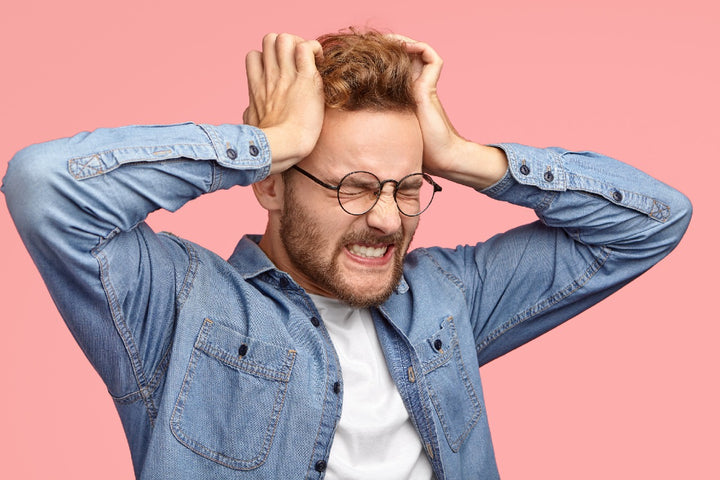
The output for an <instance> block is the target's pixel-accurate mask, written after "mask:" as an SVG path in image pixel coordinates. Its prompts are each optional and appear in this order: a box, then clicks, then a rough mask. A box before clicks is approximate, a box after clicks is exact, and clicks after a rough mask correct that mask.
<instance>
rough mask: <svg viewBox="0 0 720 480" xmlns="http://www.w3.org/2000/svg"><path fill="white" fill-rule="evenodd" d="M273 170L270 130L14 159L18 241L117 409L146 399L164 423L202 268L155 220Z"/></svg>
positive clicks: (118, 143)
mask: <svg viewBox="0 0 720 480" xmlns="http://www.w3.org/2000/svg"><path fill="white" fill-rule="evenodd" d="M269 169H270V150H269V147H268V144H267V140H266V138H265V136H264V134H263V133H262V131H260V130H258V129H256V128H254V127H250V126H245V125H220V126H211V125H196V124H192V123H185V124H179V125H165V126H161V125H157V126H130V127H122V128H114V129H99V130H96V131H93V132H83V133H80V134H78V135H75V136H73V137H70V138H64V139H59V140H53V141H50V142H46V143H41V144H37V145H31V146H29V147H27V148H25V149H23V150H21V151H20V152H18V153H17V154H16V155H15V156H14V157H13V159H12V160H11V161H10V163H9V166H8V171H7V174H6V176H5V178H4V179H3V186H2V191H3V193H4V194H5V196H6V201H7V205H8V208H9V210H10V213H11V216H12V218H13V220H14V222H15V225H16V227H17V229H18V232H19V233H20V236H21V238H22V240H23V242H24V243H25V245H26V247H27V249H28V251H29V253H30V255H31V257H32V258H33V261H34V262H35V264H36V265H37V267H38V269H39V271H40V273H41V275H42V277H43V279H44V281H45V283H46V285H47V287H48V289H49V290H50V294H51V296H52V298H53V300H54V302H55V304H56V305H57V307H58V310H59V311H60V313H61V315H62V317H63V319H64V320H65V322H66V323H67V325H68V327H69V329H70V331H71V333H72V334H73V336H74V337H75V339H76V340H77V342H78V344H79V345H80V347H81V348H82V350H83V351H84V353H85V355H86V356H87V357H88V359H89V360H90V361H91V363H92V364H93V366H94V367H95V368H96V370H97V371H98V372H99V373H100V375H101V377H102V378H103V380H104V381H105V383H106V384H107V386H108V389H109V391H110V393H111V394H112V395H113V396H114V397H115V398H116V400H118V399H119V400H120V401H131V400H133V399H138V398H140V397H142V400H143V401H144V402H145V404H146V407H147V408H148V411H149V412H150V413H151V414H152V411H153V409H154V408H153V405H152V392H153V390H154V389H155V388H157V382H158V381H159V380H158V379H159V378H160V377H161V376H160V375H158V374H157V372H160V371H162V365H163V359H164V358H166V354H167V350H168V348H169V344H170V336H169V335H170V332H171V329H172V322H173V321H174V315H175V312H176V311H177V310H178V309H179V308H181V303H179V300H181V299H182V298H181V297H182V296H181V295H178V292H179V293H182V291H183V282H184V281H186V280H185V279H186V278H187V276H188V272H189V271H190V270H191V269H192V258H193V256H192V255H191V252H190V251H189V249H190V248H191V247H190V245H189V244H187V243H186V242H183V241H181V240H180V239H177V238H175V237H172V236H169V235H162V234H160V235H158V234H155V233H154V232H153V231H152V230H151V229H150V227H149V226H148V225H147V224H146V223H145V218H146V217H147V215H148V214H149V213H150V212H152V211H154V210H157V209H160V208H164V209H167V210H176V209H178V208H179V207H180V206H182V205H183V204H185V203H186V202H188V201H189V200H192V199H193V198H196V197H198V196H199V195H202V194H204V193H207V192H211V191H214V190H217V189H222V188H230V187H231V186H233V185H248V184H251V183H253V182H256V181H258V180H260V179H262V178H264V177H265V176H267V174H268V172H269ZM151 259H152V261H151Z"/></svg>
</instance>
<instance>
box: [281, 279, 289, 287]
mask: <svg viewBox="0 0 720 480" xmlns="http://www.w3.org/2000/svg"><path fill="white" fill-rule="evenodd" d="M289 285H290V282H289V281H288V279H287V278H285V277H280V288H283V289H285V288H287V287H288V286H289Z"/></svg>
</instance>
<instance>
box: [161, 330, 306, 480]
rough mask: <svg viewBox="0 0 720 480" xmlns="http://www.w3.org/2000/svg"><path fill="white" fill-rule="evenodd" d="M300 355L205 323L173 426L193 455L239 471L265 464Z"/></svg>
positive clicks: (171, 420)
mask: <svg viewBox="0 0 720 480" xmlns="http://www.w3.org/2000/svg"><path fill="white" fill-rule="evenodd" d="M295 355H296V352H295V351H294V350H289V349H284V348H281V347H278V346H275V345H270V344H267V343H263V342H261V341H259V340H255V339H252V338H250V337H247V336H244V335H242V334H240V333H238V332H236V331H234V330H232V329H230V328H228V327H225V326H223V325H220V324H218V323H217V322H213V321H212V320H210V319H206V320H205V321H204V322H203V325H202V328H201V329H200V333H199V335H198V337H197V340H196V341H195V345H194V348H193V352H192V355H191V357H190V363H189V364H188V367H187V371H186V372H185V378H184V379H183V383H182V386H181V388H180V393H179V395H178V398H177V401H176V403H175V407H174V409H173V413H172V417H171V419H170V428H171V430H172V432H173V435H175V438H177V439H178V440H179V441H180V443H182V444H183V445H185V446H186V447H187V448H189V449H190V450H192V451H193V452H195V453H197V454H198V455H201V456H203V457H205V458H208V459H210V460H212V461H214V462H217V463H219V464H222V465H225V466H227V467H229V468H233V469H236V470H250V469H253V468H257V467H259V466H260V465H262V464H263V462H265V460H266V458H267V456H268V454H269V451H270V447H271V445H272V441H273V437H274V434H275V430H276V427H277V424H278V421H279V418H280V413H281V411H282V408H283V403H284V400H285V394H286V392H287V387H288V382H289V381H290V373H291V371H292V367H293V363H294V361H295Z"/></svg>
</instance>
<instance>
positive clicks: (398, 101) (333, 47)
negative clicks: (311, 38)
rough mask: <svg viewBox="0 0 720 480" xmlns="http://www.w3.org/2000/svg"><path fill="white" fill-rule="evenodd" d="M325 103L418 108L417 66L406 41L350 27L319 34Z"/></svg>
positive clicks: (352, 108) (357, 107)
mask: <svg viewBox="0 0 720 480" xmlns="http://www.w3.org/2000/svg"><path fill="white" fill-rule="evenodd" d="M318 41H319V42H320V45H322V48H323V54H324V58H323V59H321V60H318V62H317V68H318V71H319V72H320V75H321V77H322V80H323V88H324V91H325V105H326V106H327V107H328V108H336V109H339V110H347V111H357V110H380V111H382V110H394V111H414V110H415V108H416V105H417V104H416V102H415V98H414V97H413V91H412V80H413V70H412V61H411V57H410V54H408V52H407V51H406V50H405V46H404V45H403V42H402V41H400V40H396V39H393V38H388V37H387V36H385V35H383V34H382V33H380V32H378V31H374V30H370V31H367V32H359V31H358V30H357V29H355V28H350V29H348V30H346V31H341V32H339V33H331V34H327V35H323V36H321V37H320V38H318Z"/></svg>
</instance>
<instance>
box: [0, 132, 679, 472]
mask: <svg viewBox="0 0 720 480" xmlns="http://www.w3.org/2000/svg"><path fill="white" fill-rule="evenodd" d="M500 148H502V149H503V150H504V151H505V152H506V154H507V156H508V159H509V164H510V167H509V169H508V172H507V174H506V175H505V177H504V178H503V179H502V180H501V181H499V182H498V183H497V184H495V185H493V186H492V187H490V188H488V189H486V190H485V191H484V192H483V193H485V194H487V195H489V196H490V197H493V198H496V199H498V200H504V201H508V202H512V203H515V204H518V205H522V206H525V207H528V208H532V209H534V210H535V212H536V214H537V216H538V220H537V221H536V222H534V223H531V224H529V225H525V226H521V227H518V228H516V229H514V230H511V231H509V232H506V233H503V234H500V235H497V236H495V237H493V238H491V239H490V240H488V241H486V242H484V243H479V244H477V245H472V246H460V247H457V248H455V249H444V248H421V249H417V250H414V251H412V252H411V253H410V254H409V255H408V257H407V260H406V263H405V268H404V276H403V279H402V281H401V283H400V285H399V286H398V287H397V289H396V291H395V293H394V294H393V295H392V296H391V298H390V299H389V300H388V301H387V302H386V303H385V304H383V305H382V306H380V307H377V308H373V309H371V311H372V316H373V319H374V322H375V325H376V329H377V333H378V337H379V339H380V343H381V345H382V348H383V352H384V354H385V356H386V359H387V364H388V368H389V369H390V374H391V375H392V378H393V379H394V381H395V383H396V385H397V387H398V391H399V392H400V395H401V396H402V398H403V401H404V402H405V405H406V407H407V409H408V412H409V414H410V418H411V420H412V422H413V423H414V425H415V426H416V428H417V431H418V433H419V435H420V437H421V439H422V442H423V444H424V446H425V451H426V453H427V455H428V458H429V459H430V462H431V464H432V467H433V469H434V472H435V475H436V477H437V478H438V479H446V478H447V479H470V478H473V479H474V478H483V479H492V478H497V477H498V472H497V467H496V465H495V459H494V455H493V448H492V443H491V439H490V432H489V429H488V419H487V415H486V411H485V407H484V402H483V392H482V386H481V383H480V376H479V373H478V368H479V367H480V366H481V365H483V364H485V363H487V362H489V361H491V360H492V359H494V358H497V357H498V356H500V355H503V354H504V353H506V352H508V351H510V350H512V349H514V348H515V347H517V346H519V345H522V344H523V343H525V342H527V341H529V340H531V339H532V338H535V337H537V336H538V335H541V334H542V333H544V332H546V331H548V330H550V329H551V328H553V327H555V326H557V325H558V324H560V323H562V322H564V321H565V320H567V319H569V318H571V317H572V316H574V315H576V314H577V313H579V312H581V311H583V310H584V309H586V308H588V307H589V306H590V305H592V304H594V303H596V302H598V301H599V300H602V299H603V298H605V297H606V296H608V295H609V294H611V293H612V292H614V291H615V290H617V289H618V288H620V287H622V286H623V285H625V284H626V283H628V282H629V281H630V280H632V279H633V278H635V277H637V276H638V275H640V274H641V273H642V272H644V271H645V270H647V269H648V268H650V267H651V266H652V265H653V264H654V263H656V262H657V261H658V260H660V259H661V258H662V257H664V256H665V255H667V254H668V253H669V252H670V251H671V250H672V249H673V247H675V245H676V244H677V243H678V241H679V240H680V238H681V236H682V235H683V233H684V231H685V229H686V228H687V225H688V222H689V219H690V215H691V206H690V203H689V201H688V200H687V198H685V197H684V196H683V195H682V194H680V193H678V192H677V191H675V190H673V189H672V188H670V187H668V186H666V185H664V184H663V183H661V182H658V181H656V180H653V179H652V178H650V177H648V176H647V175H645V174H643V173H641V172H639V171H638V170H636V169H634V168H632V167H630V166H628V165H625V164H623V163H620V162H618V161H616V160H612V159H610V158H607V157H604V156H602V155H598V154H595V153H588V152H582V153H572V152H568V151H565V150H562V149H559V148H549V149H534V148H529V147H525V146H520V145H500ZM269 167H270V151H269V147H268V144H267V141H266V138H265V137H264V135H263V134H262V132H261V131H260V130H257V129H255V128H253V127H249V126H242V125H240V126H237V125H222V126H215V127H214V126H209V125H195V124H191V123H187V124H181V125H171V126H145V127H125V128H118V129H101V130H97V131H95V132H92V133H87V132H86V133H81V134H79V135H76V136H74V137H72V138H68V139H61V140H55V141H52V142H48V143H44V144H38V145H33V146H30V147H28V148H26V149H24V150H22V151H20V152H19V153H18V154H17V155H16V156H15V158H14V159H13V160H12V161H11V163H10V165H9V168H8V173H7V176H6V177H5V180H4V185H3V192H4V193H5V194H6V198H7V203H8V206H9V209H10V212H11V214H12V216H13V218H14V220H15V223H16V225H17V228H18V230H19V232H20V234H21V236H22V238H23V240H24V242H25V244H26V245H27V248H28V250H29V252H30V254H31V255H32V258H33V259H34V261H35V263H36V264H37V266H38V268H39V270H40V272H41V273H42V275H43V278H44V280H45V282H46V283H47V285H48V288H49V289H50V292H51V294H52V297H53V299H54V301H55V303H56V304H57V306H58V309H59V310H60V312H61V314H62V316H63V318H64V319H65V321H66V322H67V325H68V327H69V328H70V330H71V332H72V334H73V335H74V337H75V338H76V340H77V341H78V343H79V344H80V346H81V348H82V349H83V351H84V352H85V354H86V355H87V357H88V358H89V359H90V361H91V362H92V364H93V365H94V366H95V368H96V369H97V371H98V373H99V374H100V376H101V377H102V378H103V380H104V381H105V383H106V385H107V388H108V390H109V393H110V395H112V398H113V399H114V401H115V404H116V406H117V410H118V412H119V414H120V417H121V419H122V423H123V426H124V428H125V432H126V434H127V438H128V442H129V444H130V450H131V453H132V458H133V462H134V468H135V472H136V474H137V476H138V477H140V478H144V479H178V478H188V479H195V480H197V479H213V480H222V479H251V478H267V479H270V478H272V479H277V478H283V479H295V478H308V479H317V478H322V477H323V471H324V467H325V465H326V463H325V462H326V461H327V459H328V455H329V452H330V448H331V445H332V441H333V435H334V432H335V428H336V425H337V422H338V419H339V417H340V412H341V409H342V402H343V394H342V388H336V387H335V385H336V383H337V382H339V384H338V385H339V386H340V387H341V385H342V373H341V371H340V366H339V363H338V358H337V355H336V352H335V350H334V348H333V345H332V343H331V341H330V338H329V336H328V333H327V331H326V329H325V327H324V326H323V323H322V321H321V320H320V315H319V314H318V312H317V310H316V309H315V307H314V305H313V303H312V301H311V300H310V298H309V297H308V296H307V295H306V293H305V292H304V290H303V289H302V288H301V287H300V286H298V285H297V284H296V283H295V282H294V281H293V279H292V278H290V277H289V276H288V275H287V274H286V273H284V272H282V271H279V270H277V269H276V268H275V267H274V265H273V264H272V263H271V262H270V261H269V260H268V258H267V257H266V256H265V255H264V254H263V252H262V251H261V250H260V248H259V247H258V246H257V241H258V237H254V236H249V237H245V238H243V239H242V240H240V242H239V243H238V246H237V248H236V250H235V252H234V253H233V255H232V256H231V257H230V259H229V260H225V259H222V258H220V257H218V256H217V255H215V254H214V253H212V252H210V251H208V250H206V249H204V248H202V247H200V246H198V245H195V244H193V243H191V242H188V241H186V240H183V239H181V238H178V237H175V236H173V235H170V234H163V233H161V234H157V233H155V232H153V231H152V230H151V229H150V228H149V227H148V225H147V224H146V223H144V219H145V218H146V216H147V215H148V213H149V212H151V211H153V210H156V209H159V208H165V209H169V210H175V209H177V208H179V207H180V206H182V205H183V204H184V203H186V202H187V201H189V200H191V199H193V198H195V197H197V196H199V195H201V194H203V193H206V192H211V191H214V190H217V189H221V188H229V187H232V186H234V185H249V184H251V183H253V182H255V181H258V180H260V179H262V178H264V177H265V176H266V175H267V174H268V171H269Z"/></svg>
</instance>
